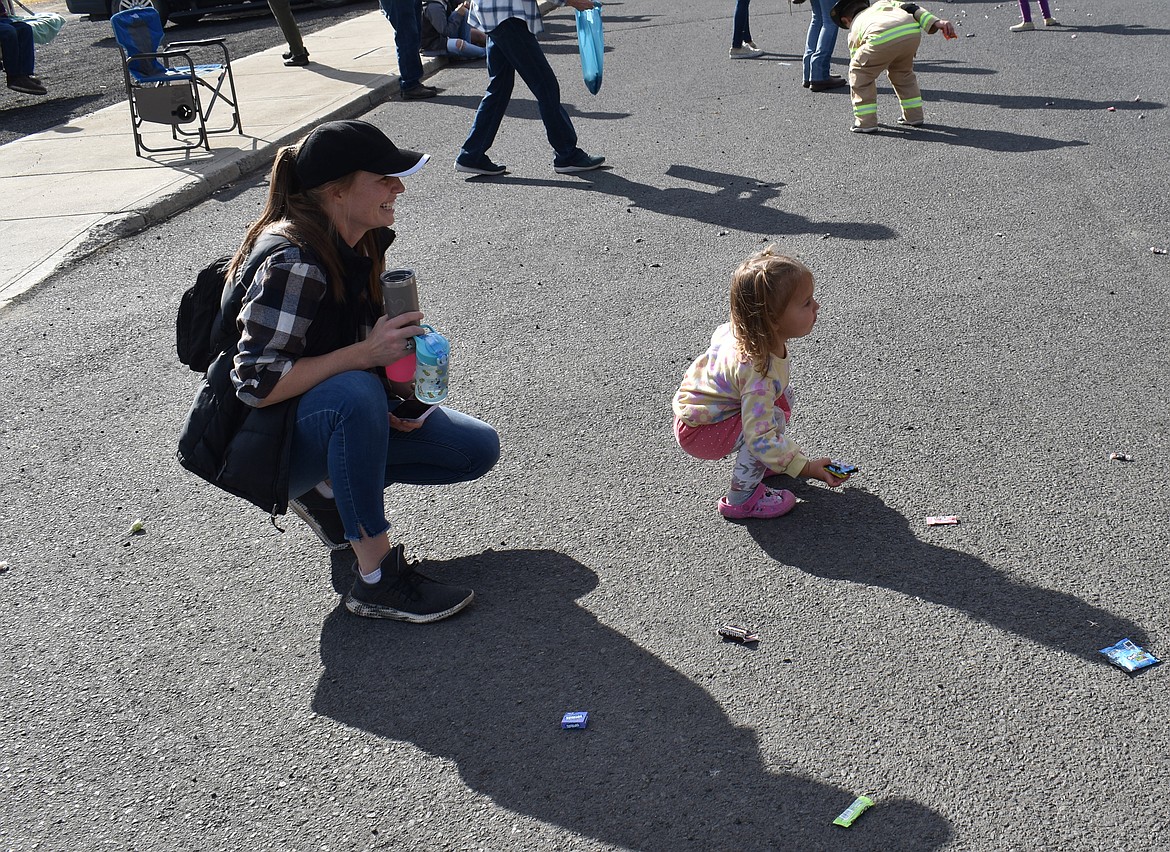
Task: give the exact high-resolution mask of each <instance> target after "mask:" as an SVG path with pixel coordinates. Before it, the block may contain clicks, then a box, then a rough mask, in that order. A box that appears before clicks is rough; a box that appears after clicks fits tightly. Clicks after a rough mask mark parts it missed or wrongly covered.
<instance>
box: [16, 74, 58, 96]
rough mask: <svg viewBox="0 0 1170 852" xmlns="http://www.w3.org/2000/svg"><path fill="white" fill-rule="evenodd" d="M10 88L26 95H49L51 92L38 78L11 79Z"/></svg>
mask: <svg viewBox="0 0 1170 852" xmlns="http://www.w3.org/2000/svg"><path fill="white" fill-rule="evenodd" d="M8 88H10V89H12V91H14V92H24V93H25V94H26V95H47V94H48V93H49V92H48V90H47V89H46V88H45V87H44V85H43V84H42V83H41V81H40V80H38V79H37V78H36V77H9V78H8Z"/></svg>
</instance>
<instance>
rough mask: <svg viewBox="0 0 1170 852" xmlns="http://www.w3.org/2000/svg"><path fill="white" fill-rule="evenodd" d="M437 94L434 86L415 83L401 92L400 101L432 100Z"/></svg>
mask: <svg viewBox="0 0 1170 852" xmlns="http://www.w3.org/2000/svg"><path fill="white" fill-rule="evenodd" d="M437 94H439V90H438V89H436V88H435V87H434V86H424V85H423V84H422V83H416V84H415V85H413V86H411V87H410V88H409V89H403V90H402V99H403V100H404V101H424V100H426V99H427V98H433V97H434V96H435V95H437Z"/></svg>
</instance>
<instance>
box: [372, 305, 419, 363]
mask: <svg viewBox="0 0 1170 852" xmlns="http://www.w3.org/2000/svg"><path fill="white" fill-rule="evenodd" d="M422 318H423V314H422V311H408V312H406V313H404V314H399V315H398V316H396V317H379V318H378V321H377V322H376V323H374V327H373V328H372V329H370V334H369V336H368V337H366V339H365V340H364V341H362V344H363V345H364V346H365V347H366V352H365V354H366V357H367V360H368V361H369V365H370V366H371V367H385V366H386V365H387V364H393V363H394V362H395V361H397V360H398V359H399V358H403V357H405V356H406V355H409V354H410V351H409V350H408V349H407V348H406V342H407V341H408V340H410V338H412V337H416V336H418V335H420V334H423V332H424V329H422V328H420V327H419V321H420V320H422Z"/></svg>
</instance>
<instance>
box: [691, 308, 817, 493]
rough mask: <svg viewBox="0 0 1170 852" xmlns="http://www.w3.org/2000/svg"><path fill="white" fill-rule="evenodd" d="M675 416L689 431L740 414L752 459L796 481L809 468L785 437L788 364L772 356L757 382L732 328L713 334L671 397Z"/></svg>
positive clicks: (789, 400) (789, 405) (724, 327)
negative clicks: (739, 347) (794, 477)
mask: <svg viewBox="0 0 1170 852" xmlns="http://www.w3.org/2000/svg"><path fill="white" fill-rule="evenodd" d="M672 407H673V408H674V414H675V416H676V417H678V418H679V419H680V420H682V421H683V422H684V423H686V424H688V425H690V426H707V425H709V424H712V423H720V422H722V421H724V420H726V419H727V418H729V417H734V416H735V415H736V414H739V415H741V416H742V418H743V434H744V441H745V443H746V445H747V447H748V448H749V449H750V450H751V453H752V455H754V456H755V457H756V458H757V459H759V460H760V461H762V462H764V463H765V464H766V465H767V466H768V467H769V468H771V469H772V470H775V471H779V472H783V473H787V474H788V475H789V476H799V475H800V472H801V471H802V470H804V466H805V464H806V463H807V462H808V456H806V455H805V454H804V453H803V452H801V450H800V447H798V446H797V445H796V444H795V443H793V442H792V441H791V440H790V439H789V438H787V437H785V435H784V427H785V426H786V425H787V423H788V418H789V417H790V416H791V413H792V387H791V386H790V385H789V383H788V358H787V357H785V358H780V357H778V356H776V355H773V356H772V357H771V358H770V359H769V360H768V372H767V373H766V374H765V375H763V376H761V375H760V374H759V373H758V372H756V369H755V367H753V366H752V362H751V359H750V358H748V359H744V358H742V357H740V355H739V352H738V347H737V346H736V340H735V335H734V334H733V333H732V331H731V323H725V324H724V325H721V326H719V328H717V329H715V334H714V335H712V337H711V346H710V347H709V348H708V349H707V351H706V352H704V353H703V354H702V355H700V356H699V357H698V358H696V359H695V360H694V362H693V363H692V364H691V366H690V367H689V368H688V369H687V372H686V375H685V376H683V380H682V385H681V386H680V387H679V389H678V391H677V392H676V393H675V395H674V402H673V406H672Z"/></svg>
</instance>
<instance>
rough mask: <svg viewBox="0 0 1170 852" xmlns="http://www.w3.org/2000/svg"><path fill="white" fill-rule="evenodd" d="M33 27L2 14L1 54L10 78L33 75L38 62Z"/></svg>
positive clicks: (5, 70)
mask: <svg viewBox="0 0 1170 852" xmlns="http://www.w3.org/2000/svg"><path fill="white" fill-rule="evenodd" d="M35 51H36V48H35V46H34V44H33V35H32V27H30V26H29V25H28V24H26V23H25V22H24V21H17V20H14V19H13V18H9V17H6V16H4V15H2V14H0V56H2V57H3V60H4V73H6V74H7V75H8V76H9V77H10V78H12V79H16V78H17V77H31V76H32V72H33V68H34V66H35V64H36V53H35Z"/></svg>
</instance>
